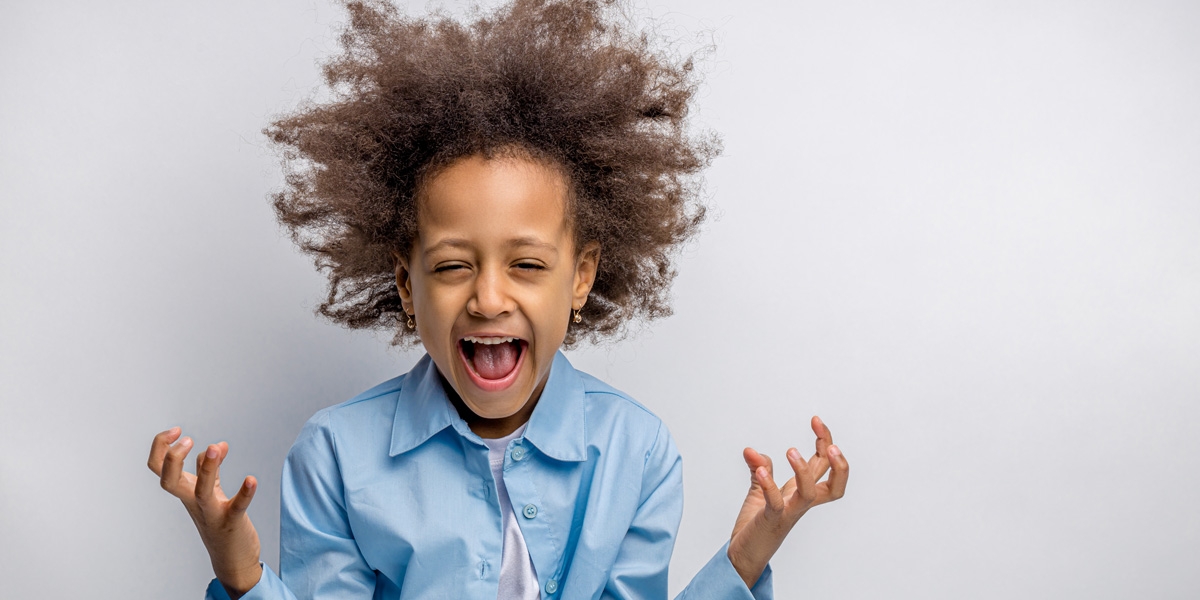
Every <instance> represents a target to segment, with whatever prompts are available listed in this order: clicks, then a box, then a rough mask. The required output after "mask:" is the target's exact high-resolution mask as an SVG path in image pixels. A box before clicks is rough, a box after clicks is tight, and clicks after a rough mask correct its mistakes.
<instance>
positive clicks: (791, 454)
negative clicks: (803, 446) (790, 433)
mask: <svg viewBox="0 0 1200 600" xmlns="http://www.w3.org/2000/svg"><path fill="white" fill-rule="evenodd" d="M788 458H791V459H792V460H800V452H799V451H798V450H796V449H795V448H792V449H791V450H788Z"/></svg>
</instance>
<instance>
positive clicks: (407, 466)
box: [207, 352, 772, 600]
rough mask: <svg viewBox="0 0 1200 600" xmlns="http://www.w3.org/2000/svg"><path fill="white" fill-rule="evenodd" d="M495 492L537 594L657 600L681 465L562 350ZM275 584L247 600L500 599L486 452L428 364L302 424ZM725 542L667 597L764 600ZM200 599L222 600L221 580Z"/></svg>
mask: <svg viewBox="0 0 1200 600" xmlns="http://www.w3.org/2000/svg"><path fill="white" fill-rule="evenodd" d="M503 472H504V483H505V486H506V487H507V488H508V494H509V497H510V498H511V501H512V505H513V507H514V508H515V509H516V510H517V513H518V514H519V515H520V517H519V521H520V527H521V531H522V533H523V535H524V538H525V542H526V545H527V547H528V550H529V555H530V557H531V558H532V560H533V564H534V567H535V571H536V573H537V576H538V578H539V584H540V586H541V597H542V598H544V599H558V598H562V599H567V600H574V599H577V598H589V599H594V598H605V599H617V598H622V599H633V598H638V599H642V598H645V599H651V600H657V599H665V598H667V567H668V564H669V563H670V559H671V551H672V549H673V548H674V544H675V535H676V533H677V531H678V529H679V521H680V518H681V517H682V515H683V466H682V462H681V458H680V455H679V451H678V449H677V448H676V447H675V442H674V441H673V440H672V438H671V434H670V432H668V431H667V428H666V426H665V425H664V424H663V423H662V421H661V420H660V419H659V418H658V417H656V416H655V415H654V414H652V413H651V412H650V411H649V410H647V409H646V408H645V407H644V406H642V405H641V404H639V403H638V402H636V401H635V400H633V399H632V398H630V397H629V396H628V395H626V394H624V393H622V392H620V391H618V390H616V389H614V388H612V387H611V386H609V385H607V384H605V383H604V382H602V381H600V380H599V379H596V378H595V377H592V376H590V375H588V374H586V373H583V372H580V371H577V370H575V369H574V367H572V366H571V364H570V362H568V361H567V358H566V357H565V356H563V354H562V353H561V352H559V353H557V354H556V355H555V357H554V362H553V364H552V366H551V369H550V374H549V380H548V381H547V383H546V386H545V388H544V389H543V391H542V395H541V397H540V399H539V400H538V403H537V406H536V407H535V408H534V410H533V413H532V414H531V416H530V418H529V421H528V423H527V425H526V428H525V432H524V435H522V436H521V437H518V438H516V439H514V440H512V441H511V442H510V443H509V445H508V449H507V453H506V456H505V462H504V471H503ZM280 499H281V500H280V504H281V507H280V533H279V537H280V553H279V554H280V559H279V561H280V568H279V573H280V576H277V575H276V574H275V573H274V571H272V570H271V568H270V567H269V566H267V565H266V564H265V563H263V565H262V567H263V575H262V578H261V579H260V580H259V582H258V584H257V585H255V586H254V588H253V589H251V590H250V591H249V592H248V593H247V594H245V595H244V596H242V597H243V598H245V599H246V600H267V599H270V600H285V599H286V600H292V599H309V598H341V599H355V598H360V599H364V600H365V599H368V598H371V599H373V600H374V599H387V600H395V599H446V600H451V599H454V600H458V599H462V598H470V599H479V600H492V599H493V598H496V597H497V592H498V589H499V575H500V564H501V552H502V546H503V527H502V520H501V512H500V500H499V498H498V496H497V493H496V486H495V482H494V480H493V479H492V472H491V468H490V465H489V463H488V449H487V446H486V445H485V444H484V442H483V440H482V439H481V438H480V437H479V436H478V435H476V434H475V433H473V432H472V431H471V430H470V428H469V427H468V426H467V423H466V421H464V420H463V419H462V418H461V417H460V416H459V415H458V413H457V411H456V410H455V409H454V406H453V405H452V404H451V403H450V400H449V398H447V396H446V392H445V390H444V388H443V387H442V382H441V377H440V375H439V374H438V372H437V367H436V366H435V365H434V363H433V361H432V360H431V359H430V357H429V356H428V355H425V356H424V357H422V358H421V360H420V361H419V362H418V363H417V364H416V365H415V366H414V367H413V369H412V370H411V371H409V372H408V373H406V374H404V375H401V376H399V377H396V378H394V379H391V380H389V381H386V382H384V383H382V384H380V385H377V386H375V387H373V388H371V389H370V390H367V391H365V392H363V393H361V394H359V395H358V396H355V397H354V398H351V399H350V400H347V401H346V402H343V403H341V404H338V405H335V406H331V407H328V408H324V409H322V410H320V411H317V413H316V414H314V415H313V416H312V418H311V419H309V420H308V422H307V423H305V425H304V427H303V428H302V429H301V431H300V434H299V436H298V437H297V439H296V442H295V444H293V446H292V448H291V450H290V451H289V452H288V456H287V459H286V461H285V462H284V466H283V476H282V489H281V494H280ZM727 548H728V542H726V544H725V545H724V546H722V547H721V548H720V549H719V550H718V551H717V552H716V554H714V555H713V557H712V559H711V560H709V562H708V563H707V564H706V565H705V566H704V567H703V568H701V569H700V571H699V572H698V573H697V574H696V576H695V577H694V578H693V579H692V581H691V582H690V583H689V584H688V586H687V587H686V588H685V589H684V590H683V591H682V592H680V593H679V595H678V596H677V597H676V600H683V599H687V600H718V599H720V600H728V599H746V600H748V599H750V598H754V599H756V600H769V599H770V598H771V597H772V592H771V568H770V567H769V566H768V567H767V568H766V570H765V571H764V572H763V574H762V576H761V577H760V578H759V580H758V581H757V582H756V583H755V585H754V587H753V588H752V589H747V587H746V584H745V583H743V582H742V579H741V577H739V576H738V574H737V571H735V570H734V568H733V565H732V564H731V563H730V562H729V558H728V556H727V554H726V552H727ZM207 598H208V599H210V600H227V599H228V595H227V594H226V593H225V590H224V588H223V587H222V586H221V584H220V582H218V581H217V580H216V579H214V580H213V581H212V583H211V584H210V585H209V587H208V595H207Z"/></svg>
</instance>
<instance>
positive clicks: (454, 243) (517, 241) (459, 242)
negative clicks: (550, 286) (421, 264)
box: [425, 236, 558, 254]
mask: <svg viewBox="0 0 1200 600" xmlns="http://www.w3.org/2000/svg"><path fill="white" fill-rule="evenodd" d="M504 246H505V247H506V248H520V247H524V246H533V247H535V248H542V249H545V250H549V251H551V252H558V246H555V245H554V244H550V243H547V242H543V241H541V240H539V239H537V238H535V237H530V236H525V237H516V238H511V239H509V240H508V241H507V242H505V243H504ZM470 247H471V242H468V241H467V240H464V239H462V238H445V239H443V240H440V241H439V242H438V243H436V244H434V245H432V246H430V247H428V248H426V249H425V253H426V254H432V253H434V252H436V251H438V250H441V249H442V248H470Z"/></svg>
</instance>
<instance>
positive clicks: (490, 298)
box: [396, 156, 599, 437]
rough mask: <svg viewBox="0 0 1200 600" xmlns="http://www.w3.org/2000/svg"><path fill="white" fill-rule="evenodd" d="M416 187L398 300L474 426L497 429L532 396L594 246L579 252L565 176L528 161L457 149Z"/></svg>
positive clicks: (510, 426)
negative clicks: (460, 153) (413, 232)
mask: <svg viewBox="0 0 1200 600" xmlns="http://www.w3.org/2000/svg"><path fill="white" fill-rule="evenodd" d="M423 192H424V193H423V195H422V198H421V203H420V205H419V206H418V210H417V213H418V222H417V227H418V238H417V240H416V241H415V242H414V244H413V247H412V248H411V251H410V254H409V256H407V257H404V256H400V255H396V264H397V267H396V283H397V285H398V287H399V291H400V297H401V300H402V301H403V303H404V310H405V311H406V312H408V313H410V314H412V315H413V319H414V321H415V322H416V326H417V331H418V332H419V333H420V336H421V341H422V343H423V344H424V345H425V349H426V350H427V351H428V352H429V356H430V357H431V358H432V359H433V361H434V363H435V364H436V365H437V367H438V370H439V371H440V372H441V373H442V376H443V377H445V379H446V381H447V382H448V383H449V384H450V386H451V387H452V388H453V390H454V392H456V393H457V395H458V398H457V399H455V400H456V405H459V407H460V412H462V406H464V405H465V407H466V408H467V409H469V410H470V413H469V414H464V417H465V418H467V421H468V423H470V424H471V427H472V429H473V430H475V431H476V433H479V434H480V435H483V436H484V437H497V436H499V435H506V434H507V433H510V432H512V431H514V430H515V429H516V428H517V427H518V426H520V424H521V423H524V422H525V421H526V420H528V418H529V414H530V413H532V411H533V406H534V405H535V404H536V403H537V400H538V398H539V396H540V395H541V391H542V388H543V387H544V386H545V384H546V380H547V378H548V376H549V374H550V365H551V364H552V363H553V361H554V355H555V353H556V352H557V351H558V349H559V347H560V346H561V345H562V342H563V339H564V338H565V337H566V333H567V324H568V321H569V320H570V318H571V311H572V310H573V309H578V308H582V306H583V304H584V303H585V302H586V301H587V295H588V292H589V291H591V288H592V283H593V282H594V280H595V275H596V266H597V262H598V260H599V247H598V245H597V244H596V243H595V242H591V243H589V244H586V245H584V247H583V249H582V251H581V252H579V255H578V257H576V253H575V246H574V240H573V236H572V233H571V231H570V227H569V225H568V224H567V222H566V219H565V216H566V209H567V186H566V182H565V181H564V179H563V177H562V176H561V175H560V174H559V173H558V172H556V171H554V170H553V169H550V168H548V167H546V166H544V165H542V164H540V163H537V162H532V161H529V160H526V159H522V158H509V157H501V158H494V159H492V160H486V159H484V158H482V157H480V156H471V157H467V158H463V159H460V160H458V161H457V162H455V163H453V164H452V165H451V166H449V167H448V168H445V169H444V170H442V171H441V172H440V173H439V174H438V175H437V176H436V177H434V178H433V179H431V180H430V181H429V182H427V184H426V186H425V189H424V190H423ZM510 338H511V340H510ZM452 396H453V394H452ZM459 401H460V402H459ZM485 434H495V435H485Z"/></svg>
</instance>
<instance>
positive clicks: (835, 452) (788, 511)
mask: <svg viewBox="0 0 1200 600" xmlns="http://www.w3.org/2000/svg"><path fill="white" fill-rule="evenodd" d="M812 430H813V433H815V434H817V451H816V454H813V455H812V456H811V457H810V458H809V459H808V460H807V461H806V460H804V457H802V456H800V451H798V450H796V449H795V448H792V449H790V450H788V453H787V456H788V462H789V463H791V465H792V470H793V471H795V473H796V475H795V477H792V478H791V479H789V480H788V482H787V483H785V484H784V485H783V489H780V488H779V487H777V486H776V485H775V477H774V473H773V470H772V465H771V459H770V458H769V457H768V456H766V455H764V454H759V453H758V452H757V451H755V450H754V449H753V448H746V449H745V450H744V451H743V452H742V457H743V458H744V459H745V460H746V465H747V466H748V467H750V473H751V475H750V491H749V492H748V493H747V494H746V501H745V502H744V503H743V504H742V510H741V512H740V513H738V518H737V521H736V522H735V523H734V525H733V535H732V536H731V537H730V539H729V561H730V562H732V563H733V568H734V569H736V570H737V572H738V575H741V576H742V581H745V582H746V586H747V587H753V586H754V582H756V581H758V578H759V576H760V575H762V572H763V569H765V568H766V567H767V562H769V561H770V560H771V557H772V556H774V555H775V551H776V550H778V549H779V546H780V544H782V543H783V539H784V538H785V537H787V534H788V532H790V531H791V530H792V527H793V526H794V525H795V524H796V522H797V521H799V520H800V517H802V516H804V513H806V512H808V509H810V508H812V507H814V506H816V505H818V504H824V503H826V502H831V501H833V500H837V499H838V498H841V497H842V495H843V494H845V493H846V479H847V478H848V477H849V476H850V464H849V463H847V462H846V457H845V456H844V455H843V454H842V451H841V450H839V449H838V447H837V446H834V445H833V434H831V433H830V432H829V428H828V427H826V426H825V423H823V422H822V421H821V419H820V417H815V416H814V417H813V418H812ZM830 467H832V468H833V473H832V474H830V476H829V480H828V481H821V478H822V477H824V476H825V473H827V472H828V471H829V469H830Z"/></svg>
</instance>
